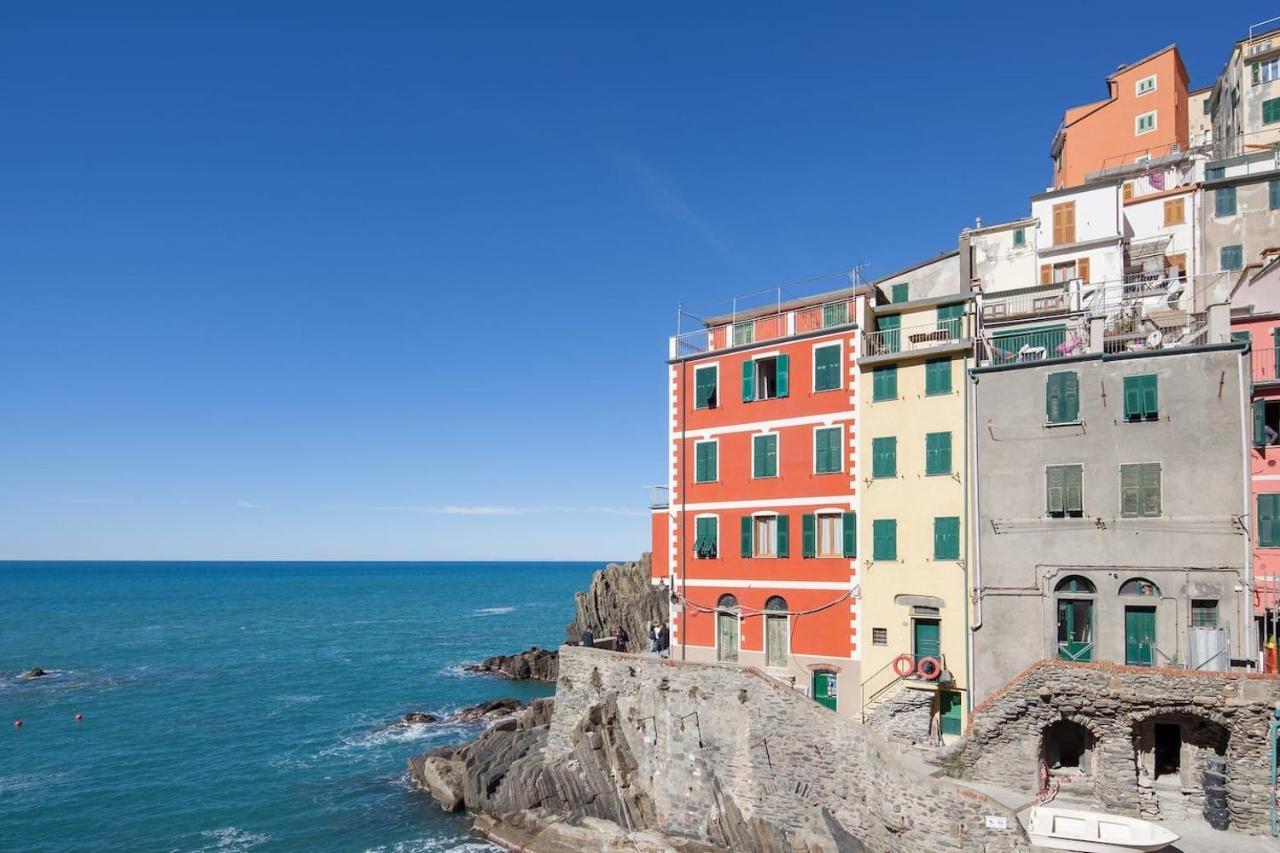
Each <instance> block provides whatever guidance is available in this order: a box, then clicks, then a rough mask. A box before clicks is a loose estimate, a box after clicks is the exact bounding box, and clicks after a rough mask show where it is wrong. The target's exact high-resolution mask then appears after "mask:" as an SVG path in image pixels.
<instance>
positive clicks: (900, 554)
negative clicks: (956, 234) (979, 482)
mask: <svg viewBox="0 0 1280 853" xmlns="http://www.w3.org/2000/svg"><path fill="white" fill-rule="evenodd" d="M952 265H955V267H954V268H955V269H956V270H957V271H958V261H957V259H956V256H955V255H954V254H953V255H948V256H944V257H943V258H940V259H938V260H935V261H931V262H929V264H925V265H921V267H917V268H914V269H912V270H907V271H905V272H904V273H903V274H899V276H893V277H890V278H888V279H883V280H882V281H881V282H880V283H878V285H877V287H876V288H874V290H872V291H871V292H870V293H868V295H865V296H863V297H861V304H860V305H859V317H860V318H861V326H862V328H863V329H865V330H868V331H866V332H864V334H863V335H862V336H860V339H861V342H862V349H861V352H860V354H859V357H858V359H857V369H858V370H859V371H860V373H861V374H862V375H861V377H860V380H861V381H860V388H861V395H862V398H861V399H860V400H859V405H858V412H859V414H860V423H859V427H858V431H857V432H858V456H859V458H860V460H861V464H860V465H859V469H858V470H859V471H860V481H859V483H858V491H859V493H860V500H859V508H860V517H859V522H858V534H859V535H858V538H859V549H858V563H859V576H860V594H861V598H860V614H859V625H860V629H859V631H860V637H859V640H860V642H859V647H860V648H861V652H862V673H863V675H862V678H863V681H862V689H861V691H860V693H861V701H862V705H863V709H862V714H863V719H864V720H865V721H866V722H867V723H868V724H869V725H873V726H876V727H878V728H886V729H888V730H887V731H885V732H884V733H885V734H886V735H888V736H889V737H890V738H891V739H895V740H904V741H908V742H916V743H920V742H925V741H935V742H936V741H937V739H939V738H940V737H941V738H944V739H949V738H950V737H951V736H953V735H959V734H960V733H961V732H962V731H963V726H964V723H965V719H966V717H965V714H966V708H967V706H968V701H967V698H966V695H965V693H966V689H967V686H968V680H967V677H966V672H967V670H968V666H967V657H966V655H967V647H968V646H967V640H968V637H967V634H968V607H969V596H968V579H967V574H966V566H967V565H968V561H967V559H966V557H967V553H968V543H969V538H970V537H969V536H968V533H967V523H966V517H967V515H968V513H967V506H966V501H965V496H966V488H967V486H966V474H967V466H966V460H967V459H968V453H967V450H966V448H967V447H968V443H969V442H968V435H967V432H966V422H967V417H966V405H965V401H966V395H965V388H966V383H965V381H964V376H965V370H966V369H967V368H968V367H969V359H970V357H971V354H972V352H973V342H972V339H971V334H972V331H971V330H972V325H971V324H972V322H973V317H972V310H973V309H972V304H973V301H972V296H971V294H970V293H969V292H968V291H967V289H962V288H960V287H959V282H958V278H959V276H958V274H955V275H952V274H951V270H952V268H953V267H952ZM900 656H903V657H902V660H899V657H900ZM895 661H896V666H895ZM908 668H911V669H914V670H915V671H914V672H913V673H912V674H909V675H907V676H906V677H901V675H900V673H901V672H902V671H905V670H907V669H908Z"/></svg>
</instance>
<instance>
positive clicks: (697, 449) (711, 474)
mask: <svg viewBox="0 0 1280 853" xmlns="http://www.w3.org/2000/svg"><path fill="white" fill-rule="evenodd" d="M718 450H719V443H718V442H717V441H716V440H715V439H712V440H711V441H695V442H694V443H693V460H694V461H693V481H694V482H695V483H714V482H715V481H716V480H717V479H719V477H720V466H719V460H718V459H717V458H716V457H717V455H718Z"/></svg>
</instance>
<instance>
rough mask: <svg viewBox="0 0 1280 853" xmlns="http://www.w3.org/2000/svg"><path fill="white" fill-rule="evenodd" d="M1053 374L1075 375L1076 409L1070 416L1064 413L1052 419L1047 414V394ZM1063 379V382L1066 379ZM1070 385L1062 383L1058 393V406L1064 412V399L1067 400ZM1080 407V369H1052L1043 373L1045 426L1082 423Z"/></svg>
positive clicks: (1065, 409) (1065, 408)
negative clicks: (1057, 418)
mask: <svg viewBox="0 0 1280 853" xmlns="http://www.w3.org/2000/svg"><path fill="white" fill-rule="evenodd" d="M1055 376H1074V377H1075V397H1076V400H1075V402H1076V410H1075V413H1074V416H1072V417H1066V416H1065V415H1064V416H1063V417H1062V418H1060V419H1059V420H1053V419H1052V418H1051V417H1050V415H1049V394H1050V390H1051V386H1052V384H1053V379H1054V377H1055ZM1063 381H1064V382H1066V380H1063ZM1070 385H1071V383H1069V382H1067V384H1066V385H1064V387H1063V388H1062V389H1061V390H1060V394H1061V396H1060V400H1059V406H1060V407H1061V408H1062V410H1063V411H1064V412H1065V411H1067V407H1066V400H1067V399H1068V397H1069V393H1068V392H1069V390H1070ZM1080 409H1081V406H1080V371H1078V370H1054V371H1051V372H1049V373H1046V374H1045V376H1044V423H1045V426H1047V427H1055V426H1071V425H1075V424H1080V423H1082V421H1081V419H1080Z"/></svg>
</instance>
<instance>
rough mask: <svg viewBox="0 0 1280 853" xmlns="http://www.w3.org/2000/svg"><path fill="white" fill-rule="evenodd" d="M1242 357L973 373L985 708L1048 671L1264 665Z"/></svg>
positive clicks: (977, 586)
mask: <svg viewBox="0 0 1280 853" xmlns="http://www.w3.org/2000/svg"><path fill="white" fill-rule="evenodd" d="M1247 357H1248V356H1247V354H1245V353H1244V352H1243V347H1242V346H1241V345H1236V344H1214V345H1207V346H1199V347H1182V348H1176V349H1165V350H1147V351H1137V352H1125V353H1114V354H1109V353H1090V354H1088V355H1083V356H1079V357H1071V358H1060V359H1056V360H1048V361H1030V362H1020V363H1017V364H1013V365H1007V366H993V367H980V368H975V369H974V370H972V371H971V372H970V391H971V405H972V412H973V424H974V435H975V441H974V447H973V449H972V450H973V464H974V468H975V471H976V473H977V476H976V477H974V478H973V481H974V484H975V485H974V522H975V525H976V530H977V536H976V545H977V548H976V551H975V563H976V565H975V571H974V573H973V586H974V610H973V657H974V676H973V679H974V680H973V685H974V694H975V700H976V701H981V700H982V699H983V698H984V697H986V696H988V695H990V694H991V693H992V692H993V691H995V690H996V689H998V688H999V687H1001V686H1002V685H1004V684H1005V683H1006V682H1008V681H1009V680H1010V679H1012V678H1014V677H1015V676H1017V675H1018V674H1019V673H1020V672H1022V671H1023V670H1025V669H1026V668H1027V667H1028V666H1030V665H1032V664H1033V663H1035V662H1036V661H1040V660H1044V659H1052V658H1059V659H1064V660H1075V661H1105V662H1111V663H1118V664H1130V665H1138V666H1153V667H1170V666H1173V667H1191V668H1198V669H1201V670H1219V671H1220V670H1225V669H1228V668H1230V666H1231V665H1232V661H1237V662H1240V663H1242V664H1243V663H1246V662H1251V661H1253V660H1254V659H1256V654H1257V650H1256V647H1255V643H1256V641H1255V640H1254V638H1253V631H1252V621H1251V615H1252V614H1251V593H1250V583H1251V576H1250V571H1251V570H1250V559H1249V556H1250V553H1249V537H1248V535H1247V529H1246V528H1247V525H1248V523H1249V508H1248V507H1249V503H1248V501H1249V491H1248V489H1249V486H1248V479H1247V473H1246V470H1245V464H1246V463H1245V460H1246V459H1247V455H1246V452H1245V451H1246V447H1245V442H1246V441H1247V440H1248V435H1247V432H1248V429H1249V428H1248V426H1247V424H1248V421H1247V420H1246V402H1245V401H1246V400H1247V397H1248V395H1247V394H1246V393H1244V385H1243V383H1244V382H1245V381H1247V376H1248V373H1247V371H1248V363H1247V361H1245V359H1246V358H1247ZM1242 371H1245V372H1244V373H1243V374H1242Z"/></svg>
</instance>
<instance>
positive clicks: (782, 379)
mask: <svg viewBox="0 0 1280 853" xmlns="http://www.w3.org/2000/svg"><path fill="white" fill-rule="evenodd" d="M790 376H791V356H789V355H780V356H778V396H779V397H786V396H787V395H788V394H789V393H790V392H791V378H790Z"/></svg>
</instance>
